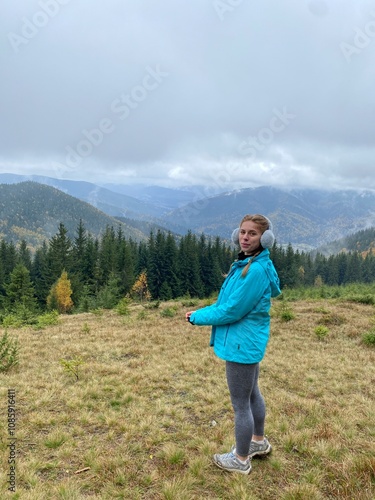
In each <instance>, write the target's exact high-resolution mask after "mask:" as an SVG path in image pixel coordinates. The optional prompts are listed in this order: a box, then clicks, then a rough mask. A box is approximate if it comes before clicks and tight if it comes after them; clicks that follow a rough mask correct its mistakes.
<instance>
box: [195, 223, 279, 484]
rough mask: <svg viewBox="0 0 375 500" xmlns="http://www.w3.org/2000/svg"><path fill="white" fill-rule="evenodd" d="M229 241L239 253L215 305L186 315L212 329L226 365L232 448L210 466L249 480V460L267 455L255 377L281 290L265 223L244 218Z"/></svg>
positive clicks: (262, 406)
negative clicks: (273, 301) (273, 305)
mask: <svg viewBox="0 0 375 500" xmlns="http://www.w3.org/2000/svg"><path fill="white" fill-rule="evenodd" d="M232 240H233V241H234V242H235V243H237V244H239V246H240V250H241V251H240V253H239V254H238V259H237V260H236V261H235V262H234V263H233V264H232V266H231V268H230V271H229V273H228V275H227V276H226V279H225V281H224V283H223V286H222V288H221V290H220V293H219V296H218V299H217V302H216V303H215V304H213V305H211V306H208V307H204V308H202V309H199V310H197V311H190V312H187V313H186V320H187V321H189V322H190V323H191V324H193V325H212V333H211V340H210V345H211V346H213V348H214V352H215V354H216V355H217V356H218V357H219V358H221V359H223V360H225V361H226V376H227V382H228V388H229V392H230V397H231V401H232V405H233V410H234V417H235V439H236V445H235V447H233V448H232V450H231V451H230V452H229V453H224V454H222V455H219V454H215V455H214V457H213V460H214V463H215V464H216V465H217V466H218V467H220V468H221V469H224V470H227V471H230V472H240V473H242V474H249V473H250V471H251V458H252V457H253V456H255V455H265V454H267V453H269V452H270V451H271V449H272V447H271V445H270V443H269V442H268V440H267V439H266V438H265V437H264V421H265V413H266V409H265V403H264V399H263V396H262V394H261V392H260V390H259V387H258V374H259V362H260V361H261V360H262V359H263V357H264V354H265V350H266V346H267V342H268V338H269V332H270V315H269V310H270V306H271V297H276V296H277V295H279V294H280V287H279V278H278V275H277V273H276V270H275V268H274V265H273V263H272V261H271V259H270V253H269V248H270V247H272V245H273V243H274V235H273V233H272V225H271V222H270V221H269V220H268V219H267V218H266V217H264V216H263V215H245V217H244V218H243V219H242V221H241V224H240V227H239V228H238V229H235V230H234V231H233V234H232Z"/></svg>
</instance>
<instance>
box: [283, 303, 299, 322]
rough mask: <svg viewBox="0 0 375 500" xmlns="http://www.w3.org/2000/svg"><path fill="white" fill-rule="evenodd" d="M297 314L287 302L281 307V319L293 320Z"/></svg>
mask: <svg viewBox="0 0 375 500" xmlns="http://www.w3.org/2000/svg"><path fill="white" fill-rule="evenodd" d="M295 317H296V315H295V314H294V312H293V311H292V309H291V308H290V307H288V305H287V304H285V303H284V304H283V305H282V307H281V309H280V319H281V321H292V320H293V319H295Z"/></svg>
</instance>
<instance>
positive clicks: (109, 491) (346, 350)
mask: <svg viewBox="0 0 375 500" xmlns="http://www.w3.org/2000/svg"><path fill="white" fill-rule="evenodd" d="M202 304H203V302H202V303H199V305H202ZM194 308H196V307H190V306H189V305H187V304H186V303H185V305H184V304H183V303H182V302H170V303H162V304H161V305H160V307H159V308H157V309H146V308H144V307H143V306H142V305H131V306H130V309H129V311H130V314H128V315H125V316H121V315H118V314H117V313H116V312H114V311H107V312H103V313H102V314H80V315H72V316H60V319H59V324H58V325H56V326H49V327H47V328H45V329H43V330H34V329H32V328H23V329H9V330H8V334H9V336H10V337H11V338H17V339H19V343H20V346H21V352H20V362H19V366H18V367H16V368H15V369H12V370H10V371H9V372H8V373H2V374H0V387H1V399H0V401H1V410H0V432H1V434H0V438H1V440H0V447H1V448H0V450H1V467H0V497H1V498H14V499H15V498H20V499H25V500H35V499H37V500H39V499H40V500H43V499H69V500H71V499H72V500H73V499H81V498H92V499H112V498H113V499H131V500H134V499H150V500H153V499H155V500H156V499H165V500H192V499H236V500H240V499H250V500H251V499H262V500H267V499H270V500H271V499H275V500H276V499H277V500H292V499H293V500H294V499H301V500H310V499H316V500H318V499H340V500H344V499H348V500H349V499H350V500H352V499H361V500H373V499H374V498H375V472H374V471H375V439H374V438H375V348H374V347H373V346H368V345H365V344H364V343H363V342H362V335H363V333H364V332H366V331H369V330H371V329H372V328H374V321H375V309H374V306H373V305H365V304H357V303H350V302H344V301H341V300H337V299H336V300H334V299H333V300H332V299H329V300H327V299H320V300H303V301H298V300H297V301H295V302H288V303H285V301H284V302H283V301H275V302H274V304H273V312H272V316H273V319H272V329H271V330H272V335H271V339H270V343H269V346H268V351H267V354H266V357H265V359H264V360H263V362H262V364H261V375H260V386H261V389H262V391H263V394H264V396H265V399H266V402H267V408H268V416H267V422H266V434H267V436H268V438H269V440H270V441H271V443H272V445H273V453H272V454H271V455H270V456H268V457H266V458H263V459H253V470H252V472H251V474H250V475H249V476H242V475H239V474H238V475H236V474H230V473H226V472H223V471H220V470H219V469H217V468H216V467H215V466H214V465H213V464H212V458H211V457H212V454H213V453H216V452H219V453H222V452H225V451H228V450H229V449H230V447H231V446H232V444H233V442H234V441H233V413H232V408H231V404H230V400H229V395H228V391H227V387H226V381H225V373H224V362H223V361H221V360H219V359H217V358H216V357H215V356H214V354H213V352H212V350H211V348H210V347H209V346H208V341H209V333H210V329H209V327H193V326H191V325H189V324H187V323H186V322H185V319H184V314H185V311H187V310H191V309H194ZM80 358H81V362H82V363H81V364H80V365H78V364H77V366H76V367H75V362H77V363H78V362H79V359H80ZM62 360H66V361H67V363H66V364H65V368H64V366H63V364H62ZM69 368H70V371H69ZM76 369H77V372H76ZM8 389H14V390H15V406H16V412H17V413H16V417H17V418H16V429H15V436H16V464H17V465H16V487H17V489H16V493H9V492H8V491H7V490H8V486H9V483H8V479H9V477H8V476H7V474H8V473H9V467H10V465H9V464H8V459H9V456H10V447H9V442H10V439H9V434H8V433H9V428H8V426H7V406H8Z"/></svg>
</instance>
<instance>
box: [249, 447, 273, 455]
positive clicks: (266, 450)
mask: <svg viewBox="0 0 375 500" xmlns="http://www.w3.org/2000/svg"><path fill="white" fill-rule="evenodd" d="M271 451H272V446H271V445H269V446H268V447H267V449H265V450H261V451H254V453H253V454H252V455H251V454H249V457H251V458H252V457H255V456H257V455H268V453H271Z"/></svg>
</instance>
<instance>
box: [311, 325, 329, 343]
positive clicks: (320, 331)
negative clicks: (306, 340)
mask: <svg viewBox="0 0 375 500" xmlns="http://www.w3.org/2000/svg"><path fill="white" fill-rule="evenodd" d="M314 332H315V335H316V336H317V337H318V339H319V340H323V339H324V338H325V337H326V336H327V335H328V332H329V330H328V328H327V327H326V326H323V325H319V326H317V327H316V328H315V330H314Z"/></svg>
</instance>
